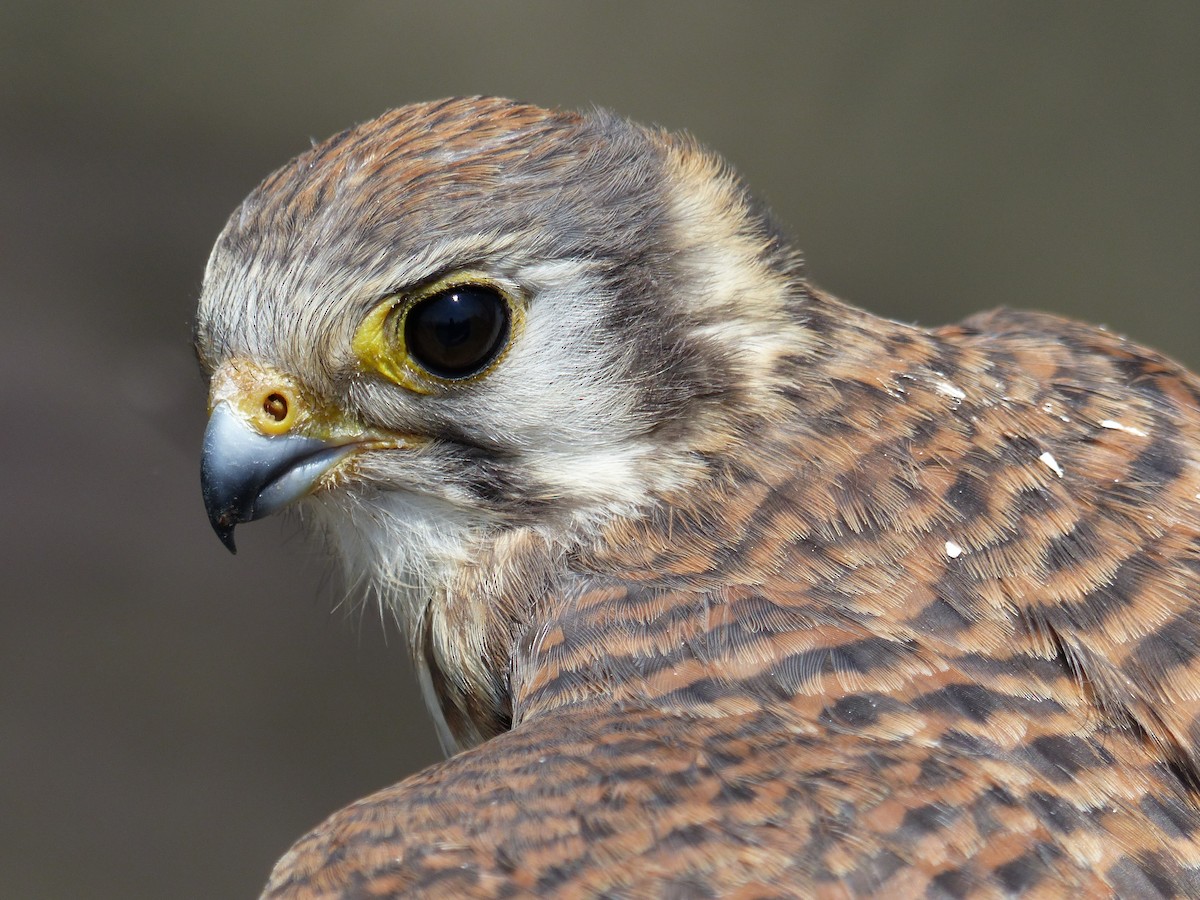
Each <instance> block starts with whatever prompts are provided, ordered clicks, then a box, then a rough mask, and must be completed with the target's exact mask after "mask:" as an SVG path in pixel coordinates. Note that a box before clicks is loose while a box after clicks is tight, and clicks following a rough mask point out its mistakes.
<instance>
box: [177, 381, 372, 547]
mask: <svg viewBox="0 0 1200 900" xmlns="http://www.w3.org/2000/svg"><path fill="white" fill-rule="evenodd" d="M355 443H357V442H346V443H333V442H331V441H326V440H320V439H318V438H311V437H304V436H301V435H298V434H291V433H285V434H275V435H266V434H262V433H261V432H260V431H258V430H256V429H255V428H254V427H252V426H251V425H250V423H249V422H247V421H245V419H244V418H243V417H242V416H240V415H239V414H238V413H237V411H236V410H235V409H234V407H233V406H231V405H230V403H229V402H228V401H221V402H219V403H217V404H216V406H214V407H213V411H212V415H211V416H210V417H209V420H208V428H206V429H205V432H204V452H203V456H202V459H201V463H200V487H201V490H202V491H203V493H204V508H205V510H207V512H208V520H209V522H211V523H212V527H213V530H214V531H215V532H216V533H217V537H219V538H220V539H221V543H223V544H224V545H225V546H226V547H227V548H229V552H230V553H236V552H237V548H236V546H234V542H233V529H234V528H235V527H236V526H237V525H238V524H239V523H241V522H250V521H253V520H254V519H261V518H262V517H263V516H269V515H270V514H271V513H273V512H276V511H278V510H280V509H282V508H283V507H285V506H287V505H288V504H289V503H292V502H294V501H296V500H299V499H300V498H301V497H303V496H305V495H306V494H308V493H309V492H311V491H312V490H313V488H314V487H316V484H317V482H318V481H320V479H321V477H322V476H323V475H325V473H327V472H328V471H330V470H331V469H332V468H333V467H334V466H336V465H337V464H338V463H340V462H341V461H342V460H343V459H345V458H346V457H347V456H349V455H350V454H351V453H353V452H354V450H355Z"/></svg>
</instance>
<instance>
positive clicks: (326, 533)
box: [295, 488, 483, 636]
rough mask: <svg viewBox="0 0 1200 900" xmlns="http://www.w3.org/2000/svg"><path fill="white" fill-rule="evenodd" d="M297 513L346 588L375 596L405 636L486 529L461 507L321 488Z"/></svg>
mask: <svg viewBox="0 0 1200 900" xmlns="http://www.w3.org/2000/svg"><path fill="white" fill-rule="evenodd" d="M295 509H296V512H297V513H298V514H299V518H300V520H301V522H302V523H303V525H304V527H305V529H306V530H307V531H309V532H311V533H313V534H314V535H315V536H316V539H317V540H319V541H321V542H323V543H324V544H325V546H326V547H328V548H329V550H330V552H331V553H332V555H333V556H334V557H335V558H336V559H337V561H338V565H339V567H340V568H341V570H342V573H343V575H344V577H345V578H346V583H347V591H348V592H349V593H351V594H357V595H359V597H356V598H355V599H356V600H360V599H371V598H372V597H373V598H374V599H375V600H376V601H377V602H378V603H379V604H380V607H381V609H383V610H386V611H387V612H389V613H390V614H392V615H393V616H395V617H396V619H397V620H398V621H399V623H400V625H401V626H402V627H403V628H404V629H405V631H406V633H407V634H409V635H410V636H411V633H412V632H411V627H412V624H413V623H415V622H416V621H417V618H418V616H419V614H420V612H421V610H422V609H423V608H424V607H425V606H426V605H427V604H428V602H429V599H430V597H432V596H433V594H434V593H435V592H436V591H437V590H438V589H439V588H441V587H443V586H445V585H446V583H447V582H448V581H449V578H450V574H451V572H452V571H454V569H456V568H457V567H458V566H460V565H462V564H464V562H466V561H467V560H469V559H470V553H469V549H468V548H469V545H470V544H471V542H472V538H473V536H474V535H475V534H476V533H477V532H478V530H479V528H480V527H481V525H482V524H483V523H481V521H480V520H479V519H478V518H477V517H476V516H473V515H471V514H470V513H468V512H467V511H465V510H463V509H462V508H461V507H457V506H454V505H451V504H449V503H446V502H445V501H442V500H438V499H437V498H434V497H428V496H424V495H421V494H416V493H410V492H408V491H399V490H379V491H371V492H352V491H349V490H346V489H344V488H333V489H326V490H321V491H318V492H316V493H314V494H312V495H310V496H308V497H306V498H304V499H303V500H301V501H300V502H299V503H298V504H296V507H295Z"/></svg>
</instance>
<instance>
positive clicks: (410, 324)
mask: <svg viewBox="0 0 1200 900" xmlns="http://www.w3.org/2000/svg"><path fill="white" fill-rule="evenodd" d="M507 337H508V306H507V304H506V303H505V302H504V298H503V297H501V296H500V293H499V292H498V291H496V290H494V289H492V288H489V287H483V286H481V285H474V284H465V285H459V286H458V287H452V288H447V289H446V290H444V291H439V292H438V293H436V294H434V295H433V296H431V297H426V298H425V299H424V300H421V301H420V302H419V303H417V304H416V305H415V306H413V308H412V309H410V310H409V311H408V315H407V316H406V317H405V320H404V343H405V345H406V346H407V347H408V354H409V356H410V357H411V358H412V359H413V361H414V362H416V363H417V364H418V365H420V366H421V367H422V368H424V369H425V370H426V371H428V372H430V373H431V374H433V375H436V376H438V377H439V378H469V377H470V376H472V375H475V374H476V373H478V372H481V371H483V370H484V369H486V368H487V366H488V363H490V362H491V361H492V360H493V359H495V358H496V354H497V353H499V352H500V349H501V348H502V347H503V346H504V342H505V340H506V339H507Z"/></svg>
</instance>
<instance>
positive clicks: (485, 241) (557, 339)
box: [197, 99, 1200, 898]
mask: <svg viewBox="0 0 1200 900" xmlns="http://www.w3.org/2000/svg"><path fill="white" fill-rule="evenodd" d="M461 285H468V286H469V287H470V289H471V290H473V291H476V292H477V293H476V294H474V295H472V296H473V297H475V298H478V297H494V298H495V299H494V302H495V304H496V306H495V309H496V313H495V315H502V316H504V321H503V323H502V324H503V329H501V331H502V333H503V334H504V335H505V337H504V339H503V345H502V346H497V347H495V348H493V349H490V350H489V353H490V354H491V355H487V354H480V355H479V359H478V371H474V370H471V371H469V373H468V375H466V376H464V377H462V378H458V377H455V378H449V379H446V378H440V377H435V375H433V374H431V373H430V372H429V371H425V370H424V369H422V367H421V359H422V353H424V352H425V349H424V348H422V347H421V346H420V345H419V344H418V337H419V336H414V335H416V332H411V331H405V327H406V326H405V325H404V322H405V321H407V320H406V319H405V316H408V315H414V314H413V313H412V312H411V311H412V310H413V309H415V308H417V305H418V304H421V303H425V302H427V298H428V297H429V296H435V297H437V298H438V300H439V302H440V303H442V304H443V305H445V304H447V303H449V302H450V301H449V300H447V298H448V297H451V296H452V292H453V291H454V290H456V289H458V287H459V286H461ZM481 291H482V292H485V293H482V294H481V293H478V292H481ZM448 292H449V293H448ZM486 292H491V293H486ZM423 308H424V309H433V308H434V307H423ZM437 309H438V310H440V309H441V307H438V308H437ZM437 314H440V313H437ZM428 315H434V314H433V313H429V314H428ZM372 316H374V317H375V318H373V319H372V318H371V317H372ZM368 319H370V321H372V322H379V323H384V324H382V325H380V326H378V327H376V326H375V325H372V326H370V327H367V326H364V324H363V323H364V321H367V320H368ZM451 325H453V326H454V327H459V326H462V321H459V320H455V321H454V322H452V323H451ZM448 327H449V326H448ZM463 327H467V326H463ZM452 331H453V329H451V331H445V332H444V334H446V335H450V334H451V333H452ZM493 331H495V329H493ZM431 333H432V332H431ZM438 333H443V332H438ZM455 333H457V332H455ZM488 333H489V334H491V333H492V332H488ZM406 336H407V337H406ZM422 339H423V338H422ZM406 340H407V341H408V343H406ZM447 340H450V338H447ZM455 340H457V338H455ZM197 346H198V348H199V353H200V357H201V360H202V363H203V365H204V366H205V369H206V371H208V372H209V374H210V376H211V378H212V395H211V406H212V414H213V418H212V421H211V423H210V427H209V432H208V435H207V436H206V446H205V468H204V481H205V492H206V502H207V504H208V508H209V513H210V516H211V517H212V519H213V522H214V525H215V526H216V527H217V529H218V532H219V533H220V534H222V537H223V538H225V539H227V540H228V541H229V542H230V543H231V542H232V529H233V527H234V526H235V525H236V524H237V523H238V522H241V521H247V520H249V519H252V518H257V517H259V516H261V515H265V514H268V513H270V512H273V511H274V510H276V509H278V508H282V507H284V506H289V507H293V508H295V509H297V510H299V512H300V514H301V516H302V517H303V518H304V520H305V521H306V522H307V523H309V524H311V525H312V526H313V528H314V530H316V531H318V532H319V533H321V534H322V535H324V536H325V537H326V538H327V539H328V540H329V541H330V542H331V543H332V544H333V546H334V547H335V549H337V550H338V551H339V553H340V555H341V557H342V559H343V565H344V567H345V568H346V570H347V574H348V575H349V576H350V577H351V579H352V580H354V581H357V582H358V583H360V585H361V587H362V588H363V589H366V590H372V591H374V592H375V593H376V594H377V595H378V597H379V599H380V602H382V603H384V604H385V605H386V606H388V607H389V608H391V609H394V610H395V611H396V612H397V614H398V616H399V617H400V618H401V620H402V622H403V623H404V625H405V627H406V630H407V632H408V634H409V636H410V638H411V641H412V646H413V649H414V658H415V659H416V660H417V662H418V668H419V670H420V674H421V677H422V681H423V683H424V685H425V687H426V689H427V694H428V696H429V698H430V700H431V705H432V707H433V708H434V709H435V711H436V713H437V717H438V721H439V727H440V728H441V731H442V735H443V739H444V741H445V743H446V744H447V747H448V748H449V749H451V750H453V751H459V752H457V753H456V755H453V756H452V757H451V758H449V759H448V760H446V761H445V762H443V763H440V764H438V765H435V766H433V767H431V768H429V769H427V770H425V771H424V772H421V773H419V774H417V775H415V776H412V777H410V778H408V779H407V780H405V781H402V782H400V783H399V784H397V785H396V786H395V787H392V788H390V789H387V790H385V791H382V792H380V793H379V794H376V795H374V796H372V797H369V798H367V799H366V800H362V801H360V802H358V803H355V804H353V805H351V806H349V807H347V808H346V809H345V810H343V811H341V812H339V813H336V814H335V815H333V816H332V817H331V818H330V819H328V820H327V821H326V822H324V823H322V824H321V825H319V826H318V827H317V828H316V829H315V830H314V831H313V832H312V833H311V834H309V835H308V836H306V837H305V838H303V839H301V841H300V842H299V843H298V844H297V845H296V846H295V847H294V848H293V849H292V850H291V851H290V852H289V853H288V854H287V855H286V856H285V857H284V858H283V859H282V860H281V861H280V863H279V864H278V866H277V867H276V869H275V872H274V873H273V875H272V876H271V881H270V883H269V885H268V887H267V889H266V894H265V896H269V897H278V898H283V897H294V898H306V897H368V896H394V895H401V894H406V893H412V894H417V895H431V896H452V897H453V896H487V897H501V896H519V895H524V894H530V893H537V894H542V895H554V896H564V897H589V896H604V897H642V896H646V897H651V896H652V897H669V896H678V897H703V896H722V897H746V898H749V897H779V896H796V895H800V896H829V897H841V896H847V895H864V894H879V895H885V896H928V897H997V896H1013V895H1028V896H1066V895H1087V896H1097V895H1105V894H1119V895H1121V896H1163V897H1170V896H1195V895H1200V834H1198V831H1197V830H1198V829H1200V807H1198V805H1197V802H1198V801H1197V791H1198V790H1200V756H1198V754H1200V718H1198V717H1200V659H1198V658H1197V657H1198V654H1200V612H1198V609H1197V601H1198V600H1200V381H1198V380H1197V378H1196V377H1195V376H1193V375H1191V374H1190V373H1188V372H1187V371H1185V370H1184V369H1182V368H1181V367H1180V366H1178V365H1176V364H1175V363H1173V362H1171V361H1170V360H1168V359H1165V358H1163V357H1161V356H1159V355H1158V354H1155V353H1154V352H1152V351H1149V350H1147V349H1145V348H1142V347H1139V346H1137V345H1136V344H1133V343H1131V342H1130V341H1127V340H1125V339H1123V338H1120V337H1117V336H1114V335H1112V334H1110V333H1108V332H1106V331H1104V330H1102V329H1098V328H1094V327H1091V326H1086V325H1081V324H1076V323H1072V322H1067V321H1064V320H1062V319H1057V318H1054V317H1051V316H1046V315H1041V314H1035V313H1018V312H1010V311H999V312H994V313H989V314H985V315H981V316H977V317H974V318H972V319H969V320H967V321H966V322H964V323H962V324H960V325H955V326H948V327H945V328H940V329H934V330H925V329H919V328H915V327H911V326H908V325H903V324H898V323H895V322H890V321H886V320H882V319H879V318H877V317H874V316H871V315H869V314H867V313H865V312H862V311H859V310H857V309H854V308H853V307H849V306H846V305H844V304H842V303H841V302H839V301H837V300H835V299H833V298H831V297H829V296H827V295H825V294H823V293H821V292H820V291H819V290H818V289H817V288H815V287H814V286H813V285H812V284H810V283H809V282H808V281H807V280H806V279H805V277H804V274H803V269H802V266H801V264H800V261H799V257H798V256H797V254H796V253H795V252H794V251H793V250H792V249H791V248H790V245H789V243H788V242H787V240H786V238H785V237H784V236H783V234H782V232H781V231H780V229H779V228H778V227H777V226H776V225H775V224H774V222H773V221H772V220H771V219H770V217H769V215H768V214H767V213H766V212H765V210H763V208H762V207H761V206H759V205H758V204H757V203H755V202H754V201H753V199H752V198H751V197H750V196H749V195H748V193H747V192H746V191H745V189H744V188H743V187H742V185H741V184H740V182H738V181H737V179H736V177H735V176H734V175H733V174H732V173H731V172H730V171H729V170H728V169H727V168H726V167H725V166H724V165H723V164H722V163H721V162H720V161H719V160H717V159H716V158H715V157H713V156H711V155H710V154H708V153H707V152H705V151H704V150H702V149H701V148H699V147H698V146H696V145H695V144H694V143H693V142H691V141H690V140H687V139H684V138H680V137H678V136H674V135H670V134H667V133H663V132H659V131H653V130H648V129H643V128H641V127H639V126H636V125H633V124H631V123H627V122H625V121H623V120H621V119H618V118H615V117H613V116H610V115H608V114H604V113H590V114H586V115H579V114H573V113H561V112H552V111H546V110H541V109H537V108H534V107H527V106H521V105H517V104H512V103H509V102H507V101H499V100H488V99H473V100H456V101H445V102H442V103H436V104H426V105H417V106H410V107H404V108H403V109H400V110H396V111H394V112H392V113H389V114H387V115H385V116H383V117H381V118H380V119H377V120H374V121H372V122H368V123H366V124H364V125H362V126H359V127H358V128H356V129H353V130H351V131H348V132H345V133H343V134H342V135H339V136H337V137H335V138H332V139H331V140H330V141H327V142H325V143H324V144H320V145H318V146H316V147H314V148H313V149H312V150H311V151H309V152H307V153H305V154H304V155H302V156H301V157H299V158H298V159H297V160H296V161H295V162H294V163H292V164H290V165H289V166H287V167H285V168H284V169H281V170H280V171H279V172H277V173H276V174H274V175H273V176H271V177H270V178H268V179H267V181H265V182H264V183H263V185H262V186H260V187H259V188H258V189H257V190H256V191H255V192H254V193H253V194H251V196H250V197H249V198H248V199H247V200H246V202H245V203H244V204H243V206H242V207H241V208H240V209H239V210H238V211H237V212H236V213H235V214H234V216H233V217H232V218H231V220H230V223H229V225H228V226H227V227H226V230H225V232H224V233H223V234H222V236H221V238H220V240H219V241H218V244H217V247H216V249H215V250H214V253H213V257H212V260H211V261H210V264H209V268H208V272H207V275H206V279H205V286H204V291H203V295H202V297H201V302H200V311H199V315H198V320H197ZM364 348H366V349H364ZM381 360H382V361H381ZM281 403H282V406H280V404H281ZM263 410H266V417H265V418H264V412H263ZM289 416H290V417H291V418H289Z"/></svg>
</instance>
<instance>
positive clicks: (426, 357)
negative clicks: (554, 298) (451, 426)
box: [351, 272, 524, 394]
mask: <svg viewBox="0 0 1200 900" xmlns="http://www.w3.org/2000/svg"><path fill="white" fill-rule="evenodd" d="M523 321H524V314H523V309H522V307H521V305H520V304H518V303H516V302H514V300H513V298H512V296H511V294H510V293H509V292H508V291H507V290H505V289H504V288H503V287H501V286H500V285H498V284H497V283H496V282H495V281H493V280H492V279H490V278H487V277H486V276H483V275H479V274H476V273H472V272H457V273H455V274H453V275H450V276H447V277H445V278H441V279H438V280H437V281H435V282H433V283H431V284H429V285H426V286H424V287H422V288H420V289H418V290H416V291H413V292H412V293H402V294H391V295H389V296H387V297H385V298H384V299H383V300H382V301H381V302H380V303H378V304H377V305H376V306H375V308H374V309H372V310H371V311H370V312H369V313H368V314H367V316H366V318H365V319H364V320H363V322H362V324H361V325H359V327H358V330H357V331H356V332H355V334H354V338H353V341H352V345H351V346H352V349H353V351H354V353H355V355H356V356H357V357H358V360H359V362H360V363H362V365H363V366H364V367H366V368H367V369H370V370H373V371H374V372H376V373H378V374H380V375H382V376H383V377H384V378H387V379H388V380H389V381H392V382H394V383H395V384H398V385H400V386H401V387H404V388H407V389H408V390H411V391H415V392H417V393H421V394H431V393H434V392H436V391H438V390H439V389H442V388H445V387H449V386H461V385H463V384H469V383H472V382H475V381H478V380H479V379H481V378H485V377H487V375H488V374H490V373H491V372H492V370H493V369H494V368H495V367H496V366H497V365H498V364H499V362H500V361H501V359H503V357H504V355H505V354H506V353H507V351H508V348H509V347H510V346H511V344H512V341H513V339H514V337H515V335H516V333H517V331H518V330H519V328H520V326H521V325H522V324H523Z"/></svg>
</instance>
